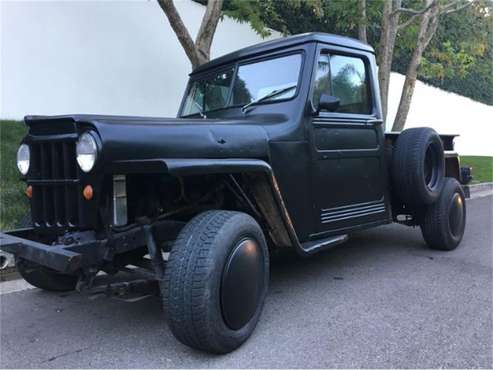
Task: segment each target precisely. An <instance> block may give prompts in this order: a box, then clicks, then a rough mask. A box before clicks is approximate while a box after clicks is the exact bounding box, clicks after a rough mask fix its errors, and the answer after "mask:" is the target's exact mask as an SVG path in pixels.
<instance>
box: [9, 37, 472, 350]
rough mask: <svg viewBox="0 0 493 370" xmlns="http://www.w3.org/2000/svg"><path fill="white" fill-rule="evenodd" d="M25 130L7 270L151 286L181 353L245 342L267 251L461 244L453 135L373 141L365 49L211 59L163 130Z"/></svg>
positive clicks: (112, 120)
mask: <svg viewBox="0 0 493 370" xmlns="http://www.w3.org/2000/svg"><path fill="white" fill-rule="evenodd" d="M25 123H26V125H27V126H28V127H29V133H28V134H27V136H26V137H25V138H24V139H23V140H22V143H21V145H20V148H19V151H18V155H17V165H18V167H19V170H20V172H21V174H22V178H23V180H24V181H25V182H26V195H27V197H28V198H29V200H30V205H31V216H32V223H31V225H30V227H27V228H24V229H19V230H14V231H10V232H6V233H2V234H1V239H0V241H1V248H2V249H3V250H4V251H7V252H10V253H13V254H14V255H15V257H16V263H17V268H18V270H19V272H20V274H21V275H22V276H23V277H24V279H25V280H27V281H28V282H29V283H31V284H32V285H35V286H37V287H39V288H41V289H45V290H54V291H69V290H74V289H78V290H79V291H91V289H94V288H95V287H94V282H95V281H96V280H97V278H98V276H100V275H101V274H99V275H98V276H96V275H97V274H98V273H99V272H101V271H103V272H105V273H106V274H107V275H112V274H116V273H120V272H121V271H126V272H132V271H134V272H135V271H136V272H137V273H142V274H143V275H142V276H145V277H146V279H139V280H136V281H134V283H135V286H141V287H144V286H147V285H146V283H147V282H149V283H153V284H154V285H153V286H155V287H158V289H159V292H160V293H161V295H162V297H163V305H164V309H165V311H166V316H167V319H168V322H169V326H170V328H171V331H172V332H173V333H174V335H175V336H176V338H178V339H179V340H180V341H181V342H183V343H184V344H186V345H189V346H191V347H194V348H197V349H201V350H205V351H210V352H215V353H226V352H229V351H232V350H234V349H235V348H237V347H238V346H240V345H241V344H242V343H243V342H244V341H245V340H246V339H247V338H248V337H249V336H250V334H251V333H252V331H253V330H254V328H255V326H256V325H257V322H258V320H259V317H260V314H261V311H262V306H263V303H264V299H265V297H266V293H267V286H268V281H269V255H270V254H271V253H273V252H275V251H276V250H281V249H286V248H291V249H293V250H294V251H296V252H297V253H298V254H299V255H300V256H311V255H314V254H316V253H317V252H320V251H323V250H326V249H328V248H330V247H332V246H334V245H337V244H340V243H342V242H344V241H345V240H347V239H348V236H349V235H350V234H351V233H352V232H354V231H356V230H361V229H367V228H371V227H375V226H379V225H382V224H388V223H391V222H399V223H403V224H405V225H409V226H420V228H421V231H422V234H423V237H424V240H425V241H426V243H427V244H428V245H429V246H430V247H431V248H434V249H441V250H451V249H454V248H455V247H457V245H458V244H459V243H460V241H461V239H462V236H463V233H464V227H465V218H466V208H465V195H464V191H463V189H462V187H461V186H460V184H459V180H460V167H459V159H458V156H457V154H456V153H455V152H454V147H453V140H454V136H453V135H438V134H437V133H436V132H435V131H434V130H432V129H430V128H426V127H423V128H412V129H408V130H405V131H403V132H401V133H384V128H383V122H382V112H381V107H380V99H379V87H378V81H377V66H376V62H375V54H374V51H373V49H372V48H371V47H370V46H368V45H366V44H363V43H361V42H359V41H357V40H354V39H350V38H346V37H340V36H335V35H328V34H321V33H310V34H303V35H297V36H293V37H287V38H282V39H279V40H275V41H269V42H265V43H261V44H259V45H255V46H252V47H248V48H245V49H241V50H239V51H236V52H233V53H231V54H228V55H225V56H222V57H220V58H217V59H215V60H212V61H210V62H209V63H207V64H204V65H202V66H200V67H198V68H196V69H195V70H194V71H193V72H192V73H191V74H190V80H189V83H188V87H187V89H186V92H185V94H184V98H183V101H182V103H181V106H180V108H179V111H178V116H177V118H145V117H120V116H99V115H78V114H74V115H63V116H27V117H25ZM120 274H121V273H120ZM131 283H132V281H129V282H127V285H125V287H127V288H128V287H130V286H134V285H132V284H131ZM139 284H140V285H139ZM110 287H111V284H110V285H108V286H107V287H106V288H105V289H106V290H105V291H108V289H109V288H110ZM119 287H120V288H121V287H122V285H119ZM136 289H137V288H136Z"/></svg>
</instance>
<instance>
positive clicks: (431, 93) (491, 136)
mask: <svg viewBox="0 0 493 370" xmlns="http://www.w3.org/2000/svg"><path fill="white" fill-rule="evenodd" d="M403 84H404V76H403V75H400V74H397V73H392V76H391V79H390V93H389V114H388V119H387V126H388V127H387V129H388V130H390V129H391V127H392V122H393V120H394V117H395V114H396V112H397V106H398V104H399V100H400V97H401V89H402V85H403ZM420 126H430V127H433V128H434V129H435V130H436V131H438V132H439V133H443V134H459V135H460V136H459V137H458V138H456V139H455V148H456V150H457V152H458V153H460V154H473V155H489V156H493V106H491V105H486V104H482V103H479V102H476V101H474V100H472V99H469V98H466V97H464V96H461V95H457V94H454V93H449V92H446V91H443V90H440V89H437V88H436V87H433V86H430V85H426V84H424V83H422V82H420V81H417V82H416V90H415V91H414V95H413V100H412V104H411V110H410V111H409V116H408V119H407V122H406V127H420Z"/></svg>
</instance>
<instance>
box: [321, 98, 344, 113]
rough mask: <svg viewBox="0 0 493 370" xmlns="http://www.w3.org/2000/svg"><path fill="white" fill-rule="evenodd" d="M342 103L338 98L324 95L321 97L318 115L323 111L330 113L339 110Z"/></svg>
mask: <svg viewBox="0 0 493 370" xmlns="http://www.w3.org/2000/svg"><path fill="white" fill-rule="evenodd" d="M340 103H341V101H340V100H339V98H336V97H335V96H332V95H327V94H322V95H320V101H319V103H318V107H317V113H320V111H321V110H327V111H329V112H334V111H335V110H337V108H339V104H340Z"/></svg>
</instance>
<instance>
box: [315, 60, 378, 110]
mask: <svg viewBox="0 0 493 370" xmlns="http://www.w3.org/2000/svg"><path fill="white" fill-rule="evenodd" d="M321 94H327V95H333V96H335V97H337V98H339V100H340V105H339V108H338V109H337V110H336V112H341V113H357V114H368V113H371V104H370V94H369V84H368V78H367V75H366V69H365V64H364V62H363V60H362V59H360V58H356V57H348V56H343V55H328V54H322V55H320V58H319V60H318V66H317V74H316V76H315V85H314V89H313V102H314V104H315V106H317V105H318V102H319V100H320V95H321Z"/></svg>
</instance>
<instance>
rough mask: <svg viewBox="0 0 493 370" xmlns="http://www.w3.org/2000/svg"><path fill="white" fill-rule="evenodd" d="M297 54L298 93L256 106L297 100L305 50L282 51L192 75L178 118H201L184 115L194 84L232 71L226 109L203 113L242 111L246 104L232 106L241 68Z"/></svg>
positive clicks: (269, 100) (194, 114) (198, 114)
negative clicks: (298, 57)
mask: <svg viewBox="0 0 493 370" xmlns="http://www.w3.org/2000/svg"><path fill="white" fill-rule="evenodd" d="M296 54H299V55H300V57H301V62H300V68H299V71H298V78H297V81H296V91H295V92H294V94H293V95H292V96H290V97H287V98H281V99H272V100H271V99H267V100H265V101H262V102H259V103H256V104H255V106H261V105H265V104H275V103H282V102H287V101H290V100H294V99H296V98H297V97H298V95H299V92H300V87H301V82H302V76H303V70H304V68H305V59H306V55H305V50H303V49H295V50H288V51H282V52H277V53H272V54H268V55H262V56H260V57H258V56H257V57H253V58H248V59H247V60H237V61H234V62H232V63H227V64H225V65H222V66H219V67H217V68H213V69H211V70H207V71H204V72H201V73H200V74H197V75H196V76H193V75H192V76H191V78H190V79H189V80H188V83H187V88H186V90H185V94H184V95H183V99H182V102H181V104H180V108H179V110H178V117H179V118H190V117H201V114H200V112H196V113H192V114H186V115H184V114H183V113H182V112H183V109H184V107H185V103H186V100H187V97H188V95H189V93H190V90H191V89H192V86H193V83H194V82H196V81H200V80H203V79H205V78H207V77H208V76H211V75H217V74H219V73H221V72H225V71H228V70H232V71H233V78H232V79H231V83H230V86H229V93H228V103H227V105H225V106H224V107H221V108H216V109H212V110H208V111H203V112H202V113H203V114H205V115H207V114H209V113H214V112H218V111H222V110H228V109H238V108H239V109H241V107H242V106H244V104H231V100H232V95H233V87H234V84H235V82H236V79H237V77H238V70H239V68H240V67H241V66H244V65H249V64H255V63H259V62H263V61H267V60H271V59H278V58H282V57H286V56H290V55H296Z"/></svg>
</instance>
